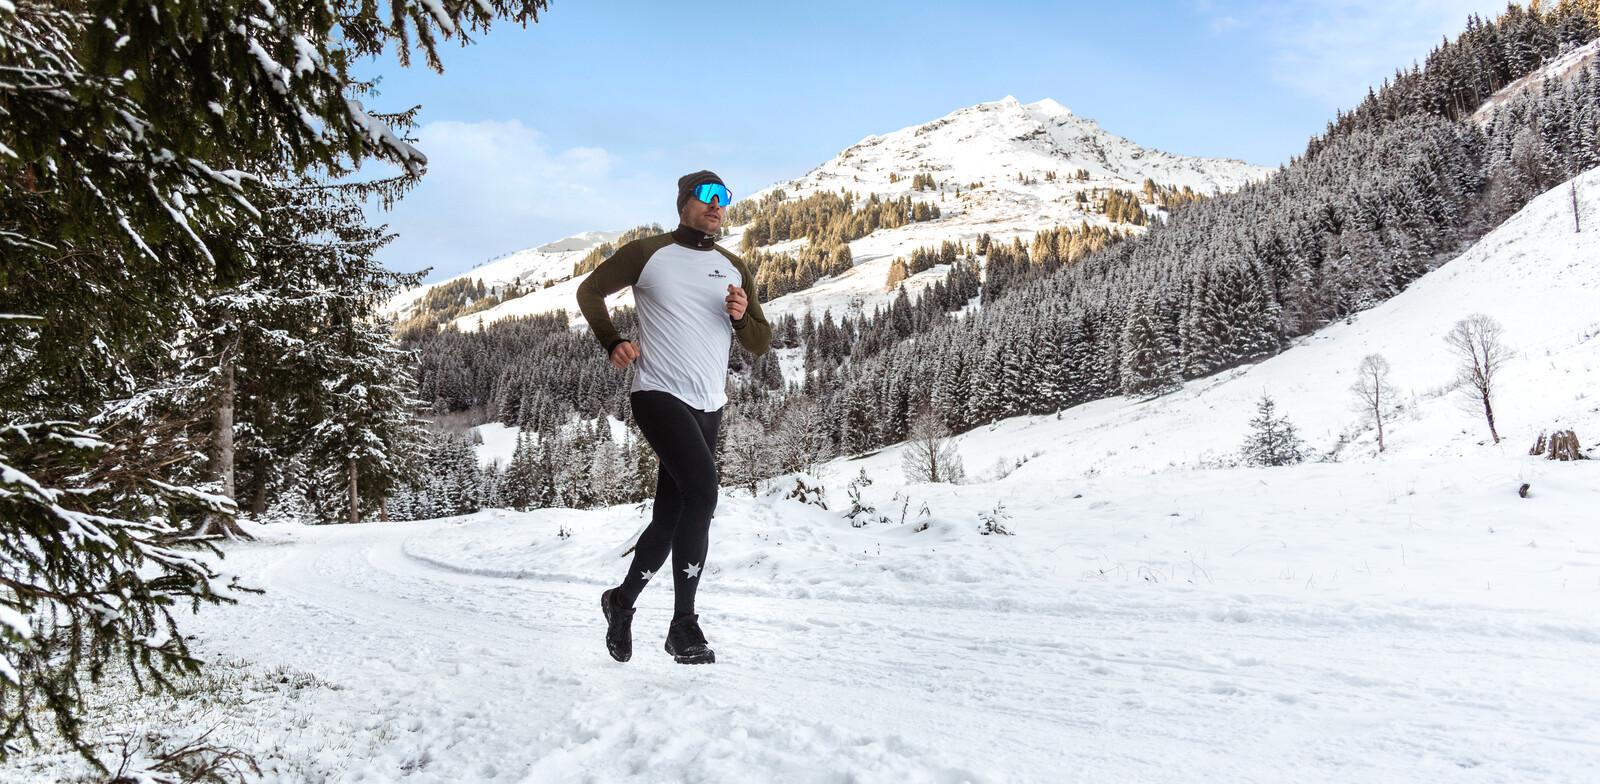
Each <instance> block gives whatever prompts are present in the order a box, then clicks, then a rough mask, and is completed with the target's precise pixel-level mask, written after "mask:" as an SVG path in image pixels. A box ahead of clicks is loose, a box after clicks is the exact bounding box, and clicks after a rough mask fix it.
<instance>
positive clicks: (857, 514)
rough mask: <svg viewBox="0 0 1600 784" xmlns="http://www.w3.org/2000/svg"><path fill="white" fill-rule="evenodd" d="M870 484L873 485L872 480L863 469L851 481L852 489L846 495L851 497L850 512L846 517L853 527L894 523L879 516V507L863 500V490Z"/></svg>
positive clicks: (846, 513)
mask: <svg viewBox="0 0 1600 784" xmlns="http://www.w3.org/2000/svg"><path fill="white" fill-rule="evenodd" d="M870 484H872V478H871V477H869V476H867V469H865V468H863V469H861V473H860V474H859V475H857V476H856V478H855V479H852V480H850V489H849V490H846V491H845V493H846V495H848V496H850V511H848V512H845V515H844V516H845V519H846V520H849V521H850V525H851V527H854V528H863V527H865V526H866V524H867V523H888V522H893V521H892V520H890V519H889V518H887V517H885V516H883V515H881V514H879V513H878V508H877V507H875V506H873V505H872V504H870V503H868V502H866V501H863V500H861V488H863V487H866V486H867V485H870Z"/></svg>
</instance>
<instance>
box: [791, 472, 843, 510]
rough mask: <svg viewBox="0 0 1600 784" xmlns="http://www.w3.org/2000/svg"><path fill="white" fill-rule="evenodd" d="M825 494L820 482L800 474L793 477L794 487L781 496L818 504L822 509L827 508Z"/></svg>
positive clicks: (826, 490)
mask: <svg viewBox="0 0 1600 784" xmlns="http://www.w3.org/2000/svg"><path fill="white" fill-rule="evenodd" d="M852 486H853V485H852ZM827 495H828V489H827V488H825V487H823V486H822V483H821V482H818V481H817V480H816V479H813V478H811V477H809V476H806V475H804V474H801V475H799V476H797V477H795V479H794V487H792V488H790V489H789V492H787V493H785V494H784V496H783V497H784V498H786V499H789V500H793V501H799V502H800V503H802V504H811V505H813V506H820V507H822V508H823V509H827V508H828V501H827V498H826V496H827Z"/></svg>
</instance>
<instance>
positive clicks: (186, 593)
mask: <svg viewBox="0 0 1600 784" xmlns="http://www.w3.org/2000/svg"><path fill="white" fill-rule="evenodd" d="M543 5H544V4H543V1H542V0H522V1H521V2H510V1H508V0H484V1H483V2H465V1H464V0H445V1H444V2H442V3H441V2H420V1H419V2H410V0H398V1H397V2H394V3H390V4H388V5H387V6H386V7H383V8H380V7H379V6H377V5H373V4H362V3H354V2H342V1H340V0H335V2H333V3H322V4H262V3H256V2H248V1H247V0H237V1H233V0H210V1H208V2H195V3H165V4H160V5H159V6H157V7H154V8H152V7H151V6H149V5H129V4H123V3H112V2H100V1H95V2H88V3H79V4H59V3H44V2H37V1H35V0H20V2H6V3H0V111H3V112H4V115H5V117H6V122H5V123H4V124H3V125H0V313H4V314H8V315H7V316H6V317H5V318H4V319H0V343H4V345H6V346H7V347H8V349H11V350H8V351H6V352H4V356H3V357H0V418H3V420H4V425H3V426H0V428H3V432H4V433H5V434H6V436H5V437H4V438H0V465H3V466H4V468H3V470H0V517H3V518H4V519H5V521H6V523H7V525H5V526H4V527H0V553H4V554H5V556H4V557H3V558H0V606H3V607H4V608H5V613H4V615H5V623H4V626H5V627H6V629H7V631H6V632H4V633H0V653H3V655H4V658H5V660H6V661H7V662H8V663H9V664H8V667H7V668H6V670H7V672H5V673H0V710H3V715H0V756H3V755H5V754H7V753H9V751H10V750H12V749H14V748H15V746H14V743H13V742H14V741H15V740H17V739H18V738H20V737H32V735H33V732H34V728H35V726H36V725H37V723H38V722H41V721H53V722H54V724H55V725H56V728H57V730H58V731H59V732H60V734H61V735H62V736H63V737H64V738H65V739H66V740H67V741H68V742H69V743H71V744H72V745H73V746H75V747H76V748H77V749H78V750H79V751H80V753H82V754H83V755H84V756H85V757H86V759H88V760H89V762H90V763H91V764H93V765H95V766H97V767H98V766H99V763H98V761H97V760H95V759H94V758H93V755H92V752H91V750H90V749H89V747H88V746H87V745H86V741H85V739H84V736H83V727H82V724H81V718H80V716H81V710H82V706H81V702H80V701H81V699H82V696H83V690H82V688H81V685H82V683H83V678H84V676H86V675H87V676H91V677H98V676H99V674H100V673H102V672H104V668H105V667H107V666H117V667H124V668H126V669H127V670H128V671H129V672H130V673H132V674H133V676H134V677H135V678H136V679H138V680H140V681H141V682H143V683H147V684H160V683H162V682H164V673H166V672H169V671H175V670H181V669H185V668H191V669H192V668H193V667H194V666H195V665H196V662H195V661H194V660H193V659H192V658H190V657H189V656H188V653H187V650H186V649H185V647H184V643H183V636H182V635H179V634H175V633H173V632H174V629H173V627H172V624H171V620H170V617H169V616H168V615H167V608H168V607H169V606H170V605H171V603H173V602H175V601H179V600H195V601H199V600H215V599H217V598H218V597H219V595H220V594H219V593H218V592H217V591H216V590H214V588H213V587H212V586H211V585H210V584H209V581H210V580H211V579H212V578H211V572H210V570H209V568H208V567H206V566H205V565H204V562H202V561H200V560H196V559H194V558H192V557H189V556H185V555H182V554H179V553H175V552H173V551H172V550H170V549H169V548H167V547H166V546H165V545H164V543H165V542H168V541H169V540H170V539H171V537H172V535H173V534H175V533H176V531H177V529H178V528H179V527H180V526H183V525H186V524H187V522H188V521H190V520H193V519H196V518H199V517H204V516H206V515H222V516H224V517H225V516H226V515H228V514H231V512H232V509H233V505H232V503H231V502H230V501H229V500H228V499H226V498H225V497H222V496H218V495H210V494H204V493H201V492H199V491H197V490H195V489H193V484H194V483H195V482H197V481H198V480H199V479H200V478H201V474H202V473H203V472H204V466H203V465H202V466H196V465H195V461H193V460H192V456H193V455H195V454H196V453H198V452H199V451H200V449H199V447H201V446H202V445H200V444H197V443H195V442H194V441H193V440H192V438H191V435H192V433H193V431H194V430H195V429H196V428H203V427H204V425H205V420H200V421H191V420H186V419H184V418H183V417H184V410H185V408H186V406H185V405H184V403H185V398H184V397H183V396H184V395H185V394H187V393H189V392H192V391H194V390H193V388H192V387H191V385H189V384H188V381H187V379H184V378H181V377H173V376H172V375H171V373H170V361H171V360H170V357H171V356H172V353H173V351H174V348H175V347H174V345H173V340H172V338H173V336H175V335H180V334H193V333H195V332H197V331H200V330H208V329H213V328H214V325H213V324H210V323H208V322H207V321H206V319H205V318H204V316H205V314H204V312H203V310H202V308H201V301H202V300H203V298H204V297H206V296H208V295H209V294H210V292H212V291H213V290H214V287H215V286H216V284H217V282H218V281H219V279H221V280H226V279H227V277H228V274H229V273H230V271H231V270H234V269H236V268H237V265H238V264H239V263H240V259H239V255H240V254H241V252H242V249H241V248H239V247H236V246H235V245H233V244H231V243H232V241H233V240H234V239H236V238H238V237H240V236H243V235H244V234H247V233H248V230H249V226H250V225H251V224H253V223H254V222H255V221H257V220H258V219H259V216H260V213H259V211H258V210H257V209H256V208H255V206H254V205H252V204H251V203H250V196H251V191H252V189H253V187H254V183H253V180H252V179H251V175H249V174H246V173H245V172H251V171H259V170H260V169H259V168H258V167H257V166H255V165H253V164H263V165H267V166H272V167H275V170H276V171H278V172H281V174H282V175H283V176H284V177H293V176H296V175H298V174H299V173H300V172H301V171H303V170H305V169H306V168H307V167H309V166H312V165H321V166H323V167H326V168H328V169H329V170H335V169H338V168H340V167H342V166H345V165H350V164H359V162H360V161H361V160H362V159H366V158H386V159H388V160H391V161H393V162H395V163H396V164H398V165H400V166H401V167H402V168H406V169H408V170H410V171H412V172H416V171H420V170H421V168H422V166H423V163H424V159H423V158H422V156H421V154H420V153H418V152H417V151H416V150H414V149H412V148H411V147H410V146H409V145H407V144H405V143H404V142H403V141H401V140H400V139H399V138H398V137H396V136H395V135H394V134H393V133H392V132H390V131H389V130H388V129H387V128H386V127H385V126H384V125H383V124H382V123H381V122H380V121H378V120H377V119H375V118H374V117H373V116H372V115H370V114H368V113H367V112H366V111H365V109H364V108H363V107H362V105H361V104H360V103H359V102H357V101H355V100H352V98H351V96H350V95H348V94H347V88H348V87H349V86H350V84H351V80H350V78H349V75H348V71H347V69H348V68H349V66H350V63H351V62H352V60H353V59H354V58H355V57H361V56H368V55H374V54H377V53H378V52H381V51H382V49H383V48H384V46H385V45H386V44H388V43H390V42H397V43H398V46H397V47H396V51H397V52H398V53H399V56H400V58H401V60H402V64H404V63H405V62H406V61H407V60H408V59H409V57H410V53H411V51H412V45H413V44H415V45H417V46H418V48H419V49H420V50H421V51H422V52H423V54H424V56H425V58H426V59H427V61H428V63H429V65H431V66H434V67H436V68H437V67H438V65H439V63H438V59H437V56H436V42H437V40H438V38H439V37H440V36H441V35H442V36H451V35H457V34H463V33H464V32H465V31H467V30H474V31H477V30H482V29H485V28H487V26H488V24H489V22H490V21H491V20H492V19H494V18H496V17H502V16H508V17H511V18H513V19H517V20H519V21H524V22H525V21H527V20H530V19H533V18H534V13H535V12H536V10H538V9H542V8H543ZM168 392H171V393H173V394H172V395H170V396H169V395H168V394H167V393H168ZM73 423H78V424H76V425H75V424H73ZM214 426H215V425H213V427H214ZM7 675H9V676H10V677H5V676H7Z"/></svg>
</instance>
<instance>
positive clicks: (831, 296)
mask: <svg viewBox="0 0 1600 784" xmlns="http://www.w3.org/2000/svg"><path fill="white" fill-rule="evenodd" d="M1074 169H1084V170H1085V171H1086V172H1087V174H1088V176H1087V178H1086V179H1077V178H1076V177H1075V176H1074V175H1075V171H1074ZM1272 171H1273V169H1272V168H1269V167H1265V166H1256V165H1253V164H1249V163H1245V162H1242V161H1237V160H1232V159H1225V158H1194V157H1188V156H1178V155H1173V154H1171V153H1167V152H1163V151H1160V150H1154V149H1148V148H1144V147H1141V146H1139V145H1137V144H1135V143H1133V142H1131V141H1128V140H1127V139H1125V138H1123V137H1120V136H1116V135H1114V134H1111V133H1109V132H1106V131H1104V130H1103V129H1101V128H1100V126H1099V123H1097V122H1096V121H1094V120H1092V119H1089V118H1083V117H1079V116H1078V115H1076V114H1074V113H1073V112H1072V111H1071V110H1070V109H1068V108H1067V107H1066V106H1064V105H1062V104H1061V103H1059V102H1057V101H1055V100H1053V99H1049V98H1046V99H1043V100H1040V101H1036V102H1034V103H1031V104H1023V103H1020V102H1019V101H1018V100H1017V99H1016V98H1015V97H1014V96H1010V95H1008V96H1006V97H1005V98H1002V99H1001V100H999V101H990V102H985V103H979V104H976V105H973V106H968V107H963V108H960V109H957V110H955V111H953V112H950V113H949V114H946V115H944V116H943V117H939V118H936V119H933V120H930V121H928V122H924V123H920V124H917V125H911V126H907V127H905V128H901V129H899V130H896V131H893V132H890V133H887V134H882V135H879V134H872V135H868V136H867V137H865V138H864V139H862V141H860V142H857V143H856V144H854V145H852V146H850V147H848V148H846V149H845V150H843V151H842V152H840V153H839V154H838V155H836V156H834V157H833V158H831V159H829V160H828V161H826V162H824V163H823V164H821V165H819V166H818V167H816V168H814V169H812V170H811V171H810V172H808V173H806V174H804V175H801V176H800V177H796V178H794V179H792V180H787V181H784V182H780V183H777V184H775V185H773V186H770V187H768V188H766V189H763V190H761V191H757V192H756V193H754V194H751V195H750V196H748V197H744V200H746V201H748V200H751V199H760V198H763V197H765V196H768V195H770V194H773V193H774V192H777V191H783V192H784V194H785V197H786V198H787V199H798V198H804V197H805V196H806V195H809V194H811V193H815V192H819V191H822V190H837V189H838V187H839V186H841V185H843V186H844V187H847V188H849V189H850V190H853V191H856V192H857V193H859V194H866V193H869V192H870V193H875V194H877V195H878V196H880V197H892V198H898V197H900V196H910V197H911V198H912V199H913V200H914V201H926V202H931V203H934V204H938V205H939V206H940V208H941V211H942V213H943V216H944V217H943V218H941V219H939V220H934V221H929V222H923V223H917V224H912V225H908V226H905V227H902V228H900V229H894V230H881V231H879V232H874V233H873V234H872V235H870V236H869V237H866V238H862V239H860V240H857V241H856V242H854V243H852V245H853V248H852V250H853V251H854V253H855V258H856V260H857V262H856V266H855V267H854V268H852V269H851V270H849V271H848V272H846V273H845V274H844V275H842V276H835V277H834V278H833V279H831V280H832V281H833V283H834V285H833V286H831V287H830V288H828V289H827V290H826V291H811V290H810V289H806V290H802V291H799V292H794V293H792V294H789V295H787V297H785V298H779V299H780V300H782V299H788V300H789V301H788V302H778V303H776V304H775V305H774V307H773V308H771V311H772V313H773V314H774V315H775V314H777V313H781V312H786V311H791V310H792V311H800V310H804V309H807V308H815V309H817V310H818V311H819V312H820V311H821V310H822V309H826V308H830V307H836V306H843V305H846V304H848V305H849V306H851V307H854V308H862V307H866V308H868V309H870V307H871V305H872V304H874V302H873V300H875V299H878V298H880V297H879V295H880V294H883V295H885V296H886V294H884V292H881V291H880V290H881V289H882V288H883V286H882V285H881V284H878V283H877V281H881V280H882V279H883V278H884V276H885V274H886V272H887V268H888V265H889V263H890V262H891V261H892V259H893V258H895V257H896V256H897V255H904V254H905V253H909V252H910V250H911V249H912V248H914V247H918V246H922V245H928V244H933V245H937V244H938V243H939V242H941V241H944V240H956V241H966V242H971V241H973V240H975V239H976V238H977V237H978V236H979V235H981V234H992V235H993V236H995V237H996V238H1000V239H1004V240H1006V241H1010V240H1011V239H1013V238H1019V237H1020V238H1022V239H1024V241H1026V240H1027V239H1028V238H1030V237H1031V236H1032V235H1033V233H1034V232H1036V231H1038V230H1040V229H1045V228H1050V227H1052V226H1055V225H1058V224H1063V223H1070V224H1073V225H1077V224H1078V223H1079V222H1081V221H1086V222H1089V223H1091V224H1102V225H1109V223H1110V221H1109V220H1107V219H1106V218H1105V217H1104V216H1102V215H1098V214H1096V213H1095V212H1094V211H1093V209H1091V208H1090V207H1089V206H1086V205H1087V204H1088V203H1087V202H1079V201H1077V199H1076V196H1077V194H1078V192H1083V191H1105V190H1109V189H1121V190H1134V189H1137V188H1139V187H1142V182H1143V180H1144V179H1146V178H1149V179H1153V180H1155V181H1156V182H1157V183H1159V184H1160V185H1163V186H1170V187H1182V186H1189V187H1191V188H1194V189H1195V190H1197V191H1200V192H1204V193H1212V192H1216V191H1220V190H1233V189H1236V188H1238V187H1240V186H1242V185H1243V184H1245V183H1247V182H1252V181H1255V180H1258V179H1261V178H1263V177H1266V176H1267V175H1268V174H1270V173H1271V172H1272ZM891 174H892V175H894V176H893V177H891V176H890V175H891ZM914 174H927V175H930V176H932V177H933V179H935V180H938V182H937V184H936V185H935V186H932V187H930V188H928V189H926V190H924V189H919V188H914V187H912V186H913V182H912V181H913V179H914V178H913V175H914ZM1047 174H1048V178H1047ZM847 176H848V182H846V177H847ZM979 182H981V183H982V187H979V188H972V187H971V186H973V185H975V184H977V183H979ZM1125 228H1131V227H1125ZM730 231H731V234H730V235H729V236H728V237H726V238H724V239H723V240H721V244H722V245H724V246H725V247H729V248H730V249H734V250H737V249H738V247H739V244H740V240H741V235H742V227H730ZM620 234H621V232H585V233H583V234H579V235H574V236H573V237H568V238H564V239H561V240H557V241H555V242H551V243H546V244H544V245H541V246H538V247H536V248H531V249H529V250H524V251H520V252H518V253H515V254H512V255H511V256H509V257H507V258H505V259H501V260H498V261H495V262H493V263H491V264H489V265H485V266H484V267H479V268H477V269H474V270H472V271H469V272H465V273H462V274H461V275H458V276H456V277H454V278H451V279H449V280H445V281H439V282H436V283H432V284H428V286H424V287H421V288H418V289H412V290H410V291H408V292H404V293H402V294H400V295H398V296H396V297H395V298H394V299H392V300H391V301H390V304H389V308H388V309H389V311H390V312H391V313H395V314H397V315H400V316H402V317H403V316H405V315H406V314H407V312H408V311H410V310H411V309H412V308H413V307H414V306H415V305H416V304H417V303H419V302H420V301H421V300H422V298H423V296H424V294H425V293H426V291H427V290H428V289H429V288H430V287H432V286H438V285H442V284H445V283H449V282H451V281H456V280H461V279H464V278H466V279H478V280H482V281H483V282H484V283H485V285H486V286H487V287H489V288H490V289H491V290H494V291H500V290H503V289H504V288H505V287H507V286H509V285H511V284H518V285H520V286H521V287H522V288H524V289H531V290H530V291H529V292H528V293H527V294H524V295H523V296H521V297H517V298H514V299H510V300H507V301H506V302H504V303H501V304H499V305H496V306H495V307H492V308H488V309H486V310H484V311H482V312H478V313H473V314H471V315H469V316H463V317H460V318H458V319H456V321H455V323H456V324H457V326H458V327H460V328H462V329H474V328H476V327H477V325H478V323H480V321H481V323H484V324H489V323H493V322H494V321H497V320H500V319H504V318H512V317H518V316H527V315H533V314H537V313H546V312H550V311H553V310H557V309H566V310H567V311H569V313H574V318H576V315H575V310H576V308H575V307H574V301H575V300H574V297H575V290H576V288H577V285H578V283H579V282H581V280H582V277H581V276H574V277H568V276H569V275H570V268H571V266H570V265H571V264H572V263H573V262H575V261H577V260H578V259H579V258H581V257H582V256H583V255H584V254H585V253H587V252H588V250H589V249H591V248H593V247H596V246H598V245H600V244H601V243H602V242H607V241H610V239H611V238H615V237H617V236H620ZM796 247H798V244H797V243H794V242H791V243H785V244H779V245H775V246H770V247H769V248H768V250H778V251H782V250H794V249H795V248H796ZM880 267H881V268H882V269H880ZM846 277H848V278H850V279H851V280H848V281H840V280H839V279H840V278H846ZM918 277H928V274H927V273H925V274H924V275H923V276H918ZM546 281H552V283H551V285H549V286H548V287H546V286H544V285H543V284H544V283H545V282H546ZM828 281H829V279H825V280H824V281H819V283H825V282H828ZM841 283H843V284H844V288H845V289H848V291H844V290H839V289H840V284H841ZM869 284H870V285H869ZM924 285H931V277H930V278H929V280H927V281H919V280H912V281H909V282H908V288H910V289H912V291H913V293H915V291H916V290H917V289H919V288H921V287H923V286H924ZM807 292H811V293H810V294H809V295H808V294H807ZM631 303H632V299H631V294H629V293H627V292H624V293H622V294H619V295H618V296H617V298H616V299H614V300H613V301H612V303H611V304H613V305H624V304H631Z"/></svg>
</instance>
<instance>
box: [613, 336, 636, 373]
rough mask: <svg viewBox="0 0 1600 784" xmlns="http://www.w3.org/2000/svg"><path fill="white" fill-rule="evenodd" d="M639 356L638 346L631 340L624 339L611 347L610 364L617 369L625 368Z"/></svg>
mask: <svg viewBox="0 0 1600 784" xmlns="http://www.w3.org/2000/svg"><path fill="white" fill-rule="evenodd" d="M638 358H639V347H638V346H635V345H633V341H631V340H624V341H622V342H621V343H618V344H617V345H616V346H615V347H614V348H612V349H611V364H613V365H615V366H616V367H617V369H618V370H627V369H628V366H629V365H631V364H633V361H634V360H636V359H638Z"/></svg>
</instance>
